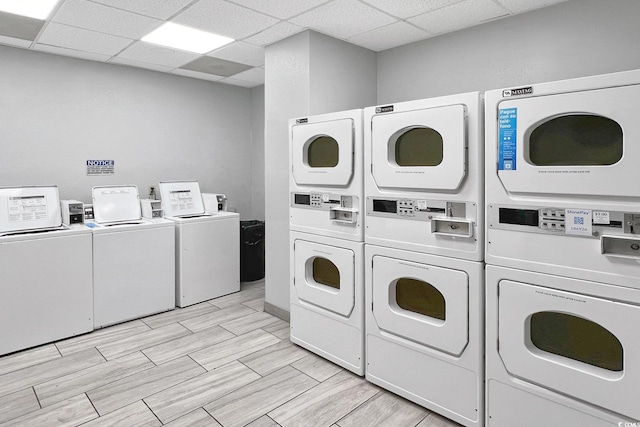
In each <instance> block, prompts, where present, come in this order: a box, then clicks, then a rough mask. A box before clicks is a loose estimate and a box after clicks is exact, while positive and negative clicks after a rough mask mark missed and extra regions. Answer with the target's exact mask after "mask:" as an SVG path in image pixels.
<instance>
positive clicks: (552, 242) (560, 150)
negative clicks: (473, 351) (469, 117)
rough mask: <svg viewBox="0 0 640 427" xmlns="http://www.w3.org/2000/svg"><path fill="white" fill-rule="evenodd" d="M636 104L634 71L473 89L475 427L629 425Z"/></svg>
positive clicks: (633, 405)
mask: <svg viewBox="0 0 640 427" xmlns="http://www.w3.org/2000/svg"><path fill="white" fill-rule="evenodd" d="M639 95H640V71H630V72H624V73H616V74H609V75H601V76H593V77H587V78H581V79H574V80H566V81H560V82H553V83H544V84H535V85H530V86H522V87H518V88H512V89H504V90H495V91H490V92H487V93H486V96H485V99H486V141H487V150H486V194H487V196H486V202H487V246H486V254H485V255H486V260H487V264H488V267H487V283H486V286H487V312H486V317H487V342H486V358H487V379H486V384H487V389H486V393H487V425H490V426H494V425H495V426H507V425H514V424H518V425H531V426H533V425H536V426H537V425H563V426H585V425H588V426H604V425H618V423H620V422H631V421H634V422H637V421H638V420H639V419H640V412H638V408H640V406H639V405H638V402H640V389H638V388H637V383H638V381H637V380H636V379H635V378H636V377H637V375H638V367H639V364H640V352H639V351H638V349H637V348H636V347H637V344H638V340H637V333H634V338H633V339H632V338H630V337H631V335H630V334H631V333H630V332H629V331H628V330H627V328H628V326H629V325H631V326H633V325H637V324H638V319H637V317H638V314H637V313H638V306H640V300H639V299H638V292H639V290H640V186H638V185H637V183H638V182H640V169H639V168H638V164H640V145H639V144H638V141H639V140H640V122H638V120H637V117H638V115H639V114H640V104H638V102H637V99H638V96H639ZM633 383H635V390H634V389H633V386H632V385H631V384H633ZM543 413H544V414H543ZM525 414H528V416H530V417H532V418H531V419H527V420H526V422H525V421H523V419H522V417H525V416H526V415H525ZM534 414H535V416H534ZM542 414H543V415H542ZM527 423H528V424H527Z"/></svg>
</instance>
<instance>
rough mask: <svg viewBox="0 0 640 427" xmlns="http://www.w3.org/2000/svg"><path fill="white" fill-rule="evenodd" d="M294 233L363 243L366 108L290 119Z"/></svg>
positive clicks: (291, 216) (291, 225) (291, 221)
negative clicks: (363, 135) (364, 115)
mask: <svg viewBox="0 0 640 427" xmlns="http://www.w3.org/2000/svg"><path fill="white" fill-rule="evenodd" d="M289 147H290V159H291V175H290V179H289V190H290V197H291V200H290V209H289V214H290V219H289V225H290V229H291V230H293V231H301V232H305V233H312V234H319V235H322V236H329V237H336V238H340V239H347V240H353V241H356V242H361V241H362V240H363V224H364V216H363V209H364V200H363V197H362V192H363V182H362V159H363V154H362V110H350V111H342V112H338V113H330V114H323V115H318V116H312V117H305V118H299V119H291V120H290V121H289Z"/></svg>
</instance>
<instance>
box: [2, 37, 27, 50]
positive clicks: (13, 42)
mask: <svg viewBox="0 0 640 427" xmlns="http://www.w3.org/2000/svg"><path fill="white" fill-rule="evenodd" d="M0 44H4V45H7V46H16V47H25V48H28V47H29V46H31V40H23V39H16V38H14V37H5V36H2V35H0Z"/></svg>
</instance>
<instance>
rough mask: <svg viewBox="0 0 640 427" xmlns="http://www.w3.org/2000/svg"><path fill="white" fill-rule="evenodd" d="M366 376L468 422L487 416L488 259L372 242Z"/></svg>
mask: <svg viewBox="0 0 640 427" xmlns="http://www.w3.org/2000/svg"><path fill="white" fill-rule="evenodd" d="M365 266H366V267H365V277H366V285H365V307H366V328H365V330H366V355H367V369H366V378H367V380H369V381H371V382H372V383H374V384H377V385H379V386H381V387H383V388H385V389H387V390H390V391H392V392H394V393H396V394H398V395H400V396H402V397H404V398H406V399H409V400H411V401H413V402H415V403H417V404H419V405H421V406H424V407H425V408H428V409H430V410H432V411H434V412H437V413H439V414H441V415H443V416H445V417H447V418H450V419H452V420H454V421H456V422H458V423H461V424H463V425H466V426H478V425H482V424H483V422H484V400H483V395H484V393H483V389H484V382H483V375H484V358H483V344H484V333H483V332H484V321H483V320H484V310H483V295H484V292H483V291H484V288H483V275H484V264H483V263H480V262H473V261H464V260H460V259H454V258H450V257H442V256H437V255H429V254H424V253H418V252H413V251H405V250H399V249H392V248H385V247H381V246H375V245H368V244H367V245H365Z"/></svg>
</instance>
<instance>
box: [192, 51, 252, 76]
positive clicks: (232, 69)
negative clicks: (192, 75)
mask: <svg viewBox="0 0 640 427" xmlns="http://www.w3.org/2000/svg"><path fill="white" fill-rule="evenodd" d="M180 68H182V69H183V70H191V71H198V72H200V73H209V74H213V75H216V76H222V77H229V76H233V75H234V74H238V73H241V72H242V71H245V70H248V69H249V68H251V67H250V66H249V65H245V64H239V63H237V62H233V61H227V60H224V59H220V58H212V57H210V56H202V57H200V58H198V59H196V60H194V61H191V62H189V63H188V64H185V65H183V66H182V67H180Z"/></svg>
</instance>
